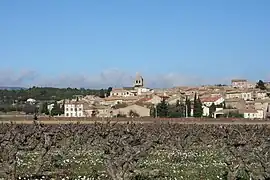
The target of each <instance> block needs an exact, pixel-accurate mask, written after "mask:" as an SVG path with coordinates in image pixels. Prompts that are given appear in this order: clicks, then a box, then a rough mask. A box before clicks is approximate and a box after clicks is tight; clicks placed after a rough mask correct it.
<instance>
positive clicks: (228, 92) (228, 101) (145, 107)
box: [64, 73, 270, 119]
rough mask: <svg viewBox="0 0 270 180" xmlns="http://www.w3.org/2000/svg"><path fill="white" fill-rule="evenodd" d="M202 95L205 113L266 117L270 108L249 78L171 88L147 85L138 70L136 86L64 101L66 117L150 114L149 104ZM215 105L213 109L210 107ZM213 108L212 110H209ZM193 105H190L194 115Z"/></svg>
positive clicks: (191, 98) (264, 95)
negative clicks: (151, 87)
mask: <svg viewBox="0 0 270 180" xmlns="http://www.w3.org/2000/svg"><path fill="white" fill-rule="evenodd" d="M195 95H197V97H196V98H200V100H201V102H202V108H203V116H205V117H209V116H212V117H214V118H218V117H219V116H224V115H225V114H228V113H232V112H237V113H240V114H242V115H243V117H244V118H250V119H255V118H259V119H262V118H265V117H266V116H267V114H269V110H270V106H269V105H270V98H269V97H268V94H267V91H263V90H259V89H256V88H255V84H252V83H250V82H248V81H247V80H232V84H231V86H201V87H174V88H171V89H155V90H153V89H150V88H146V87H144V79H143V78H142V76H140V75H139V74H138V73H137V75H136V78H135V80H134V82H133V87H123V88H113V89H112V91H111V92H110V96H109V97H106V98H99V97H96V96H85V97H80V98H76V99H73V100H70V101H65V102H66V103H65V114H64V115H65V116H66V117H115V116H122V115H123V116H127V117H130V116H133V115H134V113H135V114H136V115H137V116H140V117H145V116H150V108H151V107H155V106H156V105H158V104H159V103H160V102H161V101H162V100H163V99H165V100H166V101H167V103H168V104H170V105H174V104H176V103H177V102H182V103H185V100H186V98H188V99H189V100H190V101H191V102H192V101H193V100H194V98H195ZM213 105H214V106H215V109H214V112H212V109H211V107H212V106H213ZM210 111H211V112H210ZM192 114H193V105H191V115H192Z"/></svg>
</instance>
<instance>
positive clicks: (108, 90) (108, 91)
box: [106, 87, 112, 97]
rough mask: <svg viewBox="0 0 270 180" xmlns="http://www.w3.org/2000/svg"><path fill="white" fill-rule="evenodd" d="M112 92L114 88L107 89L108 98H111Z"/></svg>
mask: <svg viewBox="0 0 270 180" xmlns="http://www.w3.org/2000/svg"><path fill="white" fill-rule="evenodd" d="M111 91H112V87H109V88H108V89H107V92H106V96H107V97H109V96H110V93H111Z"/></svg>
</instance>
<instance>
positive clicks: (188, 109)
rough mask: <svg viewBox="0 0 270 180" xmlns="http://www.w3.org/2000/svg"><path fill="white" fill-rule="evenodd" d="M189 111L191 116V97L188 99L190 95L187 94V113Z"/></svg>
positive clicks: (188, 114) (188, 113) (188, 115)
mask: <svg viewBox="0 0 270 180" xmlns="http://www.w3.org/2000/svg"><path fill="white" fill-rule="evenodd" d="M186 111H187V117H190V116H191V102H190V99H188V97H187V96H186V107H185V114H186Z"/></svg>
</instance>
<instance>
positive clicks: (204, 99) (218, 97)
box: [201, 96, 221, 102]
mask: <svg viewBox="0 0 270 180" xmlns="http://www.w3.org/2000/svg"><path fill="white" fill-rule="evenodd" d="M220 98H221V96H214V97H205V98H202V99H201V102H215V101H217V100H219V99H220Z"/></svg>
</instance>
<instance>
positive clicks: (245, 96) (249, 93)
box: [241, 92, 253, 101]
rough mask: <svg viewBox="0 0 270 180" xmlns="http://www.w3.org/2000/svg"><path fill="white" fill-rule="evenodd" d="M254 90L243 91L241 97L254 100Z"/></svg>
mask: <svg viewBox="0 0 270 180" xmlns="http://www.w3.org/2000/svg"><path fill="white" fill-rule="evenodd" d="M252 97H253V96H252V92H242V93H241V98H242V99H244V100H245V101H247V100H252Z"/></svg>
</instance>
